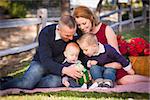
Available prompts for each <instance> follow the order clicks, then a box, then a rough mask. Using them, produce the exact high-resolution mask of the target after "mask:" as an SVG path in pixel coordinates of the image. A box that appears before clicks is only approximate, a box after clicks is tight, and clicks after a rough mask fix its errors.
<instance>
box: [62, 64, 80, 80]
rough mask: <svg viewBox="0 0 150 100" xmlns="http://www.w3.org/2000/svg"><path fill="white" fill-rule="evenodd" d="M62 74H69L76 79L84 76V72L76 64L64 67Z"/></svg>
mask: <svg viewBox="0 0 150 100" xmlns="http://www.w3.org/2000/svg"><path fill="white" fill-rule="evenodd" d="M62 74H65V75H68V76H70V77H72V78H74V79H78V78H81V77H82V76H83V73H82V72H80V71H79V70H78V68H77V67H76V65H75V64H73V65H70V66H68V67H64V68H63V69H62Z"/></svg>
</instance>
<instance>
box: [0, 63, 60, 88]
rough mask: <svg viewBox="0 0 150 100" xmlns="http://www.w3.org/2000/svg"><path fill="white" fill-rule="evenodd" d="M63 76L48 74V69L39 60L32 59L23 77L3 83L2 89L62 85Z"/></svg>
mask: <svg viewBox="0 0 150 100" xmlns="http://www.w3.org/2000/svg"><path fill="white" fill-rule="evenodd" d="M60 86H62V83H61V76H57V75H52V74H48V70H46V68H45V67H43V66H42V65H41V64H40V63H39V62H37V61H32V62H31V64H30V67H29V69H28V70H27V71H26V73H25V74H24V75H23V77H21V78H20V79H19V78H14V79H12V80H10V81H8V82H6V83H4V84H2V85H1V89H7V88H23V89H33V88H35V87H42V88H44V87H53V88H55V87H60Z"/></svg>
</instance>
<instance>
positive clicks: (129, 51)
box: [117, 35, 150, 56]
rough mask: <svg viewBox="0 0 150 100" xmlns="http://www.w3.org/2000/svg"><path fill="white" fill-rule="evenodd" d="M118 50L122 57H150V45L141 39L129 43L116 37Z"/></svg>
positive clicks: (133, 39) (134, 39) (120, 37)
mask: <svg viewBox="0 0 150 100" xmlns="http://www.w3.org/2000/svg"><path fill="white" fill-rule="evenodd" d="M117 40H118V45H119V50H120V52H121V54H122V55H128V56H142V55H150V49H149V47H150V44H149V43H148V42H147V41H145V40H144V39H142V38H139V37H138V38H132V39H131V40H130V41H129V42H127V41H125V39H123V37H122V36H120V35H119V36H117Z"/></svg>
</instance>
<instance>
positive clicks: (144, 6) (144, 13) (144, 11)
mask: <svg viewBox="0 0 150 100" xmlns="http://www.w3.org/2000/svg"><path fill="white" fill-rule="evenodd" d="M142 10H143V13H142V16H143V24H146V19H147V18H146V12H147V11H146V10H147V9H146V4H143V9H142Z"/></svg>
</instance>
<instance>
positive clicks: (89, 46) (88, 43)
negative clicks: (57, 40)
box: [77, 33, 99, 57]
mask: <svg viewBox="0 0 150 100" xmlns="http://www.w3.org/2000/svg"><path fill="white" fill-rule="evenodd" d="M77 43H78V44H79V46H80V48H81V49H82V50H83V53H84V54H85V55H87V56H89V57H91V56H93V55H94V54H96V53H97V52H98V48H99V46H98V40H97V38H96V36H95V35H93V34H90V33H87V34H84V35H82V36H81V37H80V38H79V39H78V40H77Z"/></svg>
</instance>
